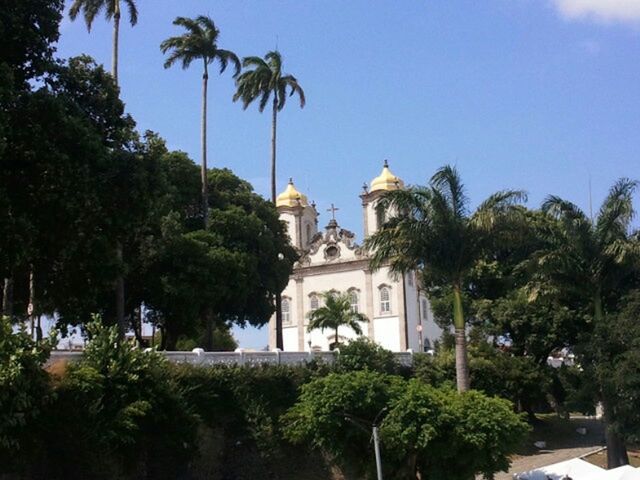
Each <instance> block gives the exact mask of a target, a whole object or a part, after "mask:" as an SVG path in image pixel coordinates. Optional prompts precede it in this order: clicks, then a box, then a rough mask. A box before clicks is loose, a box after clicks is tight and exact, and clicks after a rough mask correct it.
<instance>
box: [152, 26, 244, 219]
mask: <svg viewBox="0 0 640 480" xmlns="http://www.w3.org/2000/svg"><path fill="white" fill-rule="evenodd" d="M173 24H174V25H177V26H179V27H183V28H184V29H185V30H187V32H186V33H184V34H183V35H181V36H179V37H170V38H167V39H166V40H164V41H163V42H162V43H161V44H160V50H162V53H165V54H166V53H167V52H170V53H169V56H168V57H167V59H166V61H165V62H164V68H169V67H171V66H172V65H173V64H174V63H176V62H180V63H181V64H182V68H183V69H187V68H189V66H190V65H191V62H193V61H195V60H197V61H200V60H201V61H202V63H203V68H204V71H203V73H202V120H201V122H202V123H201V136H200V142H201V150H202V176H201V178H202V214H203V218H204V226H205V228H206V227H207V225H208V221H209V217H208V193H207V187H208V182H207V85H208V82H209V65H210V64H212V63H213V62H215V61H217V62H218V63H219V64H220V73H221V74H222V73H223V72H224V71H225V70H226V69H227V65H228V64H229V63H231V64H232V65H233V67H234V70H235V75H234V76H236V75H238V73H240V60H239V59H238V57H237V56H236V54H235V53H233V52H231V51H229V50H224V49H222V48H219V47H218V38H219V36H220V30H218V28H217V27H216V25H215V23H213V20H211V18H209V17H207V16H204V15H200V16H198V17H196V18H193V19H192V18H185V17H178V18H176V19H175V20H174V21H173Z"/></svg>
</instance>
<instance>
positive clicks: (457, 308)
mask: <svg viewBox="0 0 640 480" xmlns="http://www.w3.org/2000/svg"><path fill="white" fill-rule="evenodd" d="M453 325H454V328H455V333H456V384H457V386H458V392H460V393H462V392H466V391H467V390H469V362H468V357H467V335H466V331H465V320H464V311H463V308H462V292H461V291H460V287H459V286H458V285H454V287H453Z"/></svg>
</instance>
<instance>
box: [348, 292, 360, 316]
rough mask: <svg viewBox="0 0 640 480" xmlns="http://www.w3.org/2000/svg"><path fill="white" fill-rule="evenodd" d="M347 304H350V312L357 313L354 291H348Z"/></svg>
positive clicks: (356, 300) (356, 298)
mask: <svg viewBox="0 0 640 480" xmlns="http://www.w3.org/2000/svg"><path fill="white" fill-rule="evenodd" d="M349 303H350V304H351V311H352V312H353V313H358V292H357V291H356V290H351V291H349Z"/></svg>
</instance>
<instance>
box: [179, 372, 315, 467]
mask: <svg viewBox="0 0 640 480" xmlns="http://www.w3.org/2000/svg"><path fill="white" fill-rule="evenodd" d="M311 374H312V372H311V371H310V370H308V369H306V368H304V367H284V366H263V367H216V368H200V367H192V366H188V365H175V366H172V375H173V376H174V377H175V379H176V381H177V382H178V384H179V385H180V386H181V388H182V390H183V391H184V392H185V397H186V400H187V402H188V403H189V405H192V406H193V408H194V410H195V411H196V412H197V413H198V415H199V416H200V417H201V418H202V419H203V421H204V423H205V425H207V426H209V427H210V428H221V429H222V430H223V432H224V435H225V437H226V438H227V439H228V443H229V444H230V445H234V446H235V444H236V442H241V443H242V444H245V445H250V446H253V447H255V448H257V449H258V451H259V452H260V455H262V456H264V457H270V456H273V455H276V454H277V452H278V449H279V448H280V447H281V446H282V436H281V426H280V422H279V418H280V416H281V415H282V414H283V413H284V412H285V411H286V410H287V409H288V408H290V407H291V406H293V404H294V403H295V401H296V399H297V397H298V393H299V390H298V389H299V387H300V385H301V384H303V383H305V382H306V381H308V379H309V378H310V376H311ZM234 448H235V447H234ZM280 451H282V450H280Z"/></svg>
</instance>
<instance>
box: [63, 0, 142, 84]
mask: <svg viewBox="0 0 640 480" xmlns="http://www.w3.org/2000/svg"><path fill="white" fill-rule="evenodd" d="M121 3H124V4H125V5H126V6H127V9H128V10H129V22H130V23H131V26H134V25H135V24H136V23H138V9H137V8H136V2H135V0H73V3H72V4H71V8H70V9H69V17H70V18H71V20H75V19H76V17H77V16H78V13H80V12H81V11H82V13H83V16H84V21H85V23H86V24H87V30H89V31H91V26H92V25H93V21H94V20H95V18H96V16H97V15H98V14H99V13H100V12H101V11H102V10H104V11H105V16H106V17H107V20H112V19H113V53H112V59H111V74H112V75H113V78H114V80H115V82H116V85H117V84H118V42H119V36H120V15H121V8H120V5H121Z"/></svg>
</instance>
